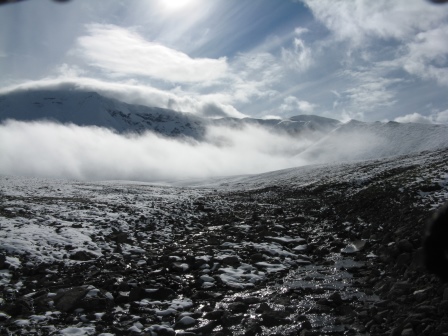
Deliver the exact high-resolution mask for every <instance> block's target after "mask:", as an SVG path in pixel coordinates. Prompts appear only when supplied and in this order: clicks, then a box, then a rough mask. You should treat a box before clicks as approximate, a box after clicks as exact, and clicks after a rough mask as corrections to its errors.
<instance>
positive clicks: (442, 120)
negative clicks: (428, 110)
mask: <svg viewBox="0 0 448 336" xmlns="http://www.w3.org/2000/svg"><path fill="white" fill-rule="evenodd" d="M395 121H397V122H401V123H419V124H448V110H445V111H441V112H435V113H433V114H431V115H429V116H424V115H421V114H420V113H416V112H414V113H411V114H407V115H404V116H401V117H397V118H395Z"/></svg>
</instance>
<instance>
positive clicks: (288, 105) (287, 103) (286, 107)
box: [280, 96, 317, 114]
mask: <svg viewBox="0 0 448 336" xmlns="http://www.w3.org/2000/svg"><path fill="white" fill-rule="evenodd" d="M316 107H317V105H316V104H312V103H310V102H308V101H306V100H300V99H297V98H296V97H293V96H288V97H286V98H285V99H284V100H283V104H281V105H280V110H281V111H285V112H297V111H299V112H303V113H306V114H310V113H312V112H313V111H314V109H315V108H316Z"/></svg>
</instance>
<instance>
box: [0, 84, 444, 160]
mask: <svg viewBox="0 0 448 336" xmlns="http://www.w3.org/2000/svg"><path fill="white" fill-rule="evenodd" d="M7 119H15V120H20V121H34V120H51V121H56V122H60V123H64V124H65V123H72V124H75V125H79V126H98V127H105V128H109V129H113V130H115V131H116V132H118V133H127V132H137V133H143V132H145V131H153V132H156V133H159V134H162V135H164V136H170V137H183V136H185V137H191V138H194V139H196V140H200V141H201V140H204V141H206V140H207V136H206V132H207V129H208V128H209V127H210V126H220V127H227V128H231V129H234V130H240V129H241V130H242V129H244V127H247V126H257V127H261V128H264V129H266V130H269V131H272V132H276V133H286V134H288V135H291V136H293V137H295V138H296V139H297V141H301V142H303V143H306V144H307V145H304V146H302V147H301V148H300V149H297V148H295V147H294V150H293V151H290V154H291V155H297V159H298V160H297V161H298V162H301V164H300V165H303V164H314V163H327V162H340V161H359V160H367V159H376V158H383V157H390V156H394V155H406V154H409V153H416V152H421V151H425V150H435V149H439V148H444V147H448V125H432V124H414V123H407V124H404V123H397V122H388V123H384V122H370V123H368V122H361V121H356V120H352V121H350V122H348V123H345V124H343V123H341V122H339V121H338V120H335V119H329V118H323V117H319V116H314V115H299V116H295V117H291V118H288V119H285V120H279V119H268V120H265V119H255V118H243V119H238V118H220V119H210V118H203V117H199V116H197V115H194V114H192V113H184V112H177V111H173V110H169V109H163V108H157V107H148V106H142V105H133V104H127V103H124V102H121V101H118V100H116V99H112V98H108V97H104V96H101V95H99V94H98V93H95V92H86V91H78V90H65V91H64V90H58V91H51V90H29V91H16V92H12V93H9V94H3V95H0V122H3V121H5V120H7ZM299 139H300V140H299ZM262 140H263V139H260V141H262ZM303 140H305V141H303ZM298 165H299V164H298Z"/></svg>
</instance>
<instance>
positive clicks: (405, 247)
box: [397, 239, 414, 252]
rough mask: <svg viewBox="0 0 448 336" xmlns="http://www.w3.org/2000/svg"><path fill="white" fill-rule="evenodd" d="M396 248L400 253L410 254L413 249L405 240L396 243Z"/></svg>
mask: <svg viewBox="0 0 448 336" xmlns="http://www.w3.org/2000/svg"><path fill="white" fill-rule="evenodd" d="M397 247H398V249H399V250H400V251H402V252H412V251H413V249H414V246H413V245H412V243H411V242H410V241H409V240H407V239H402V240H400V241H399V242H398V243H397Z"/></svg>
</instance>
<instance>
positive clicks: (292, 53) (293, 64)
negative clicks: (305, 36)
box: [282, 37, 313, 72]
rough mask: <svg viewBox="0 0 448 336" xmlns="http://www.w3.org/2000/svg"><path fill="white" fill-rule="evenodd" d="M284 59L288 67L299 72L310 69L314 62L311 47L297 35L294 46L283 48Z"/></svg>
mask: <svg viewBox="0 0 448 336" xmlns="http://www.w3.org/2000/svg"><path fill="white" fill-rule="evenodd" d="M282 60H283V62H284V63H285V64H286V66H287V67H290V68H292V69H295V70H297V71H299V72H303V71H305V70H308V69H309V68H310V67H311V65H312V64H313V58H312V53H311V48H309V47H308V46H306V44H305V42H304V41H303V40H302V39H300V38H297V37H295V38H294V40H293V42H292V48H282Z"/></svg>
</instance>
